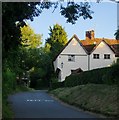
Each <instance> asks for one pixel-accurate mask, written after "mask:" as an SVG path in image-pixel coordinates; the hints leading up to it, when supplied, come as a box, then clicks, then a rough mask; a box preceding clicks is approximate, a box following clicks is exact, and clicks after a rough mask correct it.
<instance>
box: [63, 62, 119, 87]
mask: <svg viewBox="0 0 119 120" xmlns="http://www.w3.org/2000/svg"><path fill="white" fill-rule="evenodd" d="M88 83H94V84H118V83H119V64H118V63H116V64H114V65H113V66H112V67H106V68H99V69H95V70H90V71H85V72H82V73H80V74H74V75H73V74H72V75H70V76H68V77H66V79H65V82H64V85H65V87H73V86H76V85H82V84H88Z"/></svg>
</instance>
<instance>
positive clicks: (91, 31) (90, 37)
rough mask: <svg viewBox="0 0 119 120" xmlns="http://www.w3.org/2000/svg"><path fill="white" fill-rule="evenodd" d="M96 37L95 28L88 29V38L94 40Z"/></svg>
mask: <svg viewBox="0 0 119 120" xmlns="http://www.w3.org/2000/svg"><path fill="white" fill-rule="evenodd" d="M94 38H95V33H94V30H90V31H86V40H93V39H94Z"/></svg>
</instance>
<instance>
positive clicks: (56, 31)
mask: <svg viewBox="0 0 119 120" xmlns="http://www.w3.org/2000/svg"><path fill="white" fill-rule="evenodd" d="M49 35H50V37H49V38H47V40H46V48H49V49H50V52H51V54H52V57H54V56H55V55H56V54H57V53H58V52H59V51H60V50H61V48H62V47H63V46H64V45H65V44H66V43H67V33H66V32H65V30H64V28H62V26H60V25H59V24H55V25H54V26H53V28H52V27H50V33H49Z"/></svg>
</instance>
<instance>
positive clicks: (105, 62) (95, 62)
mask: <svg viewBox="0 0 119 120" xmlns="http://www.w3.org/2000/svg"><path fill="white" fill-rule="evenodd" d="M93 54H100V59H94V58H93ZM104 54H110V59H104ZM115 59H116V58H115V54H114V53H113V51H112V50H111V49H110V48H109V46H108V45H107V44H106V43H105V42H103V41H102V42H101V43H100V44H99V45H98V46H97V48H96V49H95V50H94V51H93V52H92V53H91V55H90V69H96V68H102V67H108V66H109V65H111V64H112V63H113V61H114V60H115Z"/></svg>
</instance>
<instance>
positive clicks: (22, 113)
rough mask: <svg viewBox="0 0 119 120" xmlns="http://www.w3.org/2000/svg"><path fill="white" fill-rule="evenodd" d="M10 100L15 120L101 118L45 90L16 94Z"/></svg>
mask: <svg viewBox="0 0 119 120" xmlns="http://www.w3.org/2000/svg"><path fill="white" fill-rule="evenodd" d="M8 100H9V102H10V103H11V105H12V109H13V112H14V113H15V116H14V118H100V117H99V115H96V114H91V113H89V112H84V111H82V110H77V109H75V108H73V107H70V106H68V105H65V104H63V103H62V102H60V101H58V100H56V99H54V98H53V97H51V96H50V95H49V94H48V93H47V91H45V90H35V91H30V92H22V93H16V94H14V95H11V96H9V98H8Z"/></svg>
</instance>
